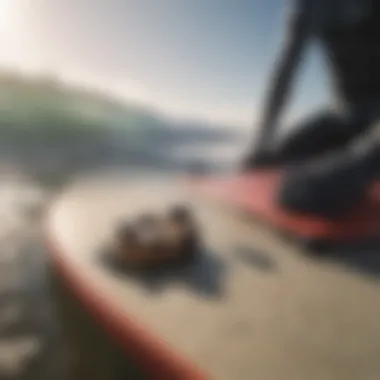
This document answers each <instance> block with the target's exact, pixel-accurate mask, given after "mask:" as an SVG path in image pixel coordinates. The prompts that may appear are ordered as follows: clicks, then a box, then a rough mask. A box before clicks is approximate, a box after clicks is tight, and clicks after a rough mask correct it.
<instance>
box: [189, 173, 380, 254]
mask: <svg viewBox="0 0 380 380" xmlns="http://www.w3.org/2000/svg"><path fill="white" fill-rule="evenodd" d="M281 177H282V173H281V171H280V170H270V171H256V172H252V173H249V174H244V175H230V176H226V177H193V182H192V185H193V186H195V188H196V189H197V190H198V191H200V192H201V193H204V194H205V195H206V196H208V197H209V199H218V200H220V201H222V202H225V203H227V204H230V205H232V206H234V207H237V208H239V209H240V210H242V211H245V212H247V213H249V214H251V215H252V216H254V217H256V218H257V220H259V221H261V222H264V223H266V224H267V225H269V226H270V227H273V228H274V229H276V230H277V232H279V233H280V234H281V235H282V236H286V237H288V238H291V239H293V240H295V241H298V242H301V243H302V244H303V245H305V246H308V247H310V248H317V247H320V248H322V247H326V246H327V247H329V246H330V247H331V246H333V245H336V244H342V243H344V244H347V243H362V242H363V241H364V242H365V241H368V240H372V241H373V240H377V239H378V238H379V237H380V186H379V185H380V183H379V184H376V185H375V186H373V188H372V189H371V191H370V192H369V193H368V196H367V198H366V199H365V200H364V201H363V203H362V204H360V205H358V206H357V207H356V208H355V209H354V210H352V211H351V212H349V213H348V214H347V215H344V216H342V217H341V218H340V219H334V220H332V219H327V218H322V217H316V216H313V215H304V214H297V213H291V212H288V211H286V210H283V209H282V207H281V206H280V205H279V203H278V202H277V192H278V188H279V185H280V183H281Z"/></svg>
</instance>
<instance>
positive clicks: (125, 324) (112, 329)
mask: <svg viewBox="0 0 380 380" xmlns="http://www.w3.org/2000/svg"><path fill="white" fill-rule="evenodd" d="M45 239H46V244H47V247H48V250H49V253H50V257H51V261H52V265H53V266H54V267H55V269H56V270H57V272H58V274H59V275H60V276H61V278H62V279H63V281H64V282H65V284H66V286H67V287H68V288H69V289H70V291H71V292H72V293H73V294H75V296H76V297H77V298H78V299H79V300H80V301H81V303H82V305H83V307H84V308H85V309H86V310H87V311H88V313H89V314H90V315H91V316H92V317H93V318H94V319H95V320H96V321H97V322H98V323H99V325H100V326H102V328H104V330H105V331H106V332H107V333H108V334H109V336H110V337H111V338H112V339H113V340H114V341H115V342H116V343H117V344H119V345H120V347H121V348H122V349H123V350H124V352H125V354H126V355H127V356H128V358H131V359H132V360H133V361H134V362H135V363H136V364H137V366H138V367H139V369H141V372H142V373H145V374H146V376H148V378H151V379H152V380H153V379H154V380H206V379H211V377H209V376H208V375H207V374H206V373H205V372H203V371H202V370H201V369H198V368H197V367H196V366H195V365H194V364H192V363H191V362H190V361H188V360H187V359H186V358H184V357H182V356H181V355H180V354H178V353H177V352H175V351H173V350H172V349H171V348H170V347H169V346H168V345H166V344H165V343H164V342H163V341H162V340H160V338H159V337H157V336H155V335H154V334H153V333H151V332H150V331H149V328H148V327H147V326H143V325H142V324H140V323H139V322H138V321H137V320H136V319H135V318H133V317H132V316H131V315H126V313H125V311H124V310H122V309H121V308H120V307H119V306H118V304H117V303H116V302H114V301H113V300H111V299H110V298H108V297H105V296H104V295H103V294H101V293H100V292H99V289H98V288H96V287H94V286H93V285H94V284H93V283H92V282H91V280H90V279H87V278H86V276H85V275H84V273H83V272H82V271H80V270H78V268H77V267H76V266H75V265H73V264H72V263H71V262H70V260H68V259H67V255H66V254H65V251H64V248H63V246H62V245H61V244H60V243H59V239H57V237H56V236H55V233H54V231H53V229H52V228H51V226H50V224H49V220H48V223H47V225H46V228H45Z"/></svg>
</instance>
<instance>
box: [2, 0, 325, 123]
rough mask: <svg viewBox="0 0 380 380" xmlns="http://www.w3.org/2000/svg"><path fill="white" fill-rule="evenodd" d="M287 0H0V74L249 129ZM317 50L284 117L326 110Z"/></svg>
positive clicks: (262, 92) (312, 52)
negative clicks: (0, 70) (59, 81)
mask: <svg viewBox="0 0 380 380" xmlns="http://www.w3.org/2000/svg"><path fill="white" fill-rule="evenodd" d="M286 5H287V0H65V1H62V0H0V66H2V67H11V68H16V69H18V70H22V71H27V72H31V73H36V72H48V73H52V74H54V75H58V76H59V77H60V78H63V79H64V80H67V81H71V82H75V83H78V84H85V85H87V86H93V87H95V88H100V89H103V90H105V91H108V92H111V93H113V94H116V95H119V96H121V97H123V98H125V99H131V100H133V101H137V102H141V103H143V104H146V105H150V106H153V107H155V108H156V109H158V110H161V111H162V112H164V113H166V114H168V115H172V116H174V117H180V118H187V117H189V118H196V119H197V118H201V119H206V120H208V121H212V122H220V123H225V124H233V125H236V126H240V127H243V128H245V127H251V126H252V125H253V124H255V122H256V123H257V121H258V120H259V118H260V107H261V105H262V104H263V100H264V95H265V90H266V88H267V82H268V80H269V77H270V73H271V72H272V69H273V65H274V62H275V57H276V52H277V50H278V48H279V46H280V43H281V41H282V38H283V37H282V36H283V34H282V31H283V27H284V24H285V16H286ZM326 87H327V86H326V80H325V70H324V66H323V60H322V59H321V57H320V54H318V50H317V47H311V49H310V51H309V52H308V53H307V56H306V61H305V62H304V64H303V67H302V70H301V72H300V75H299V77H298V79H297V85H296V91H295V96H293V100H292V104H291V107H290V109H289V112H288V115H287V118H288V119H289V120H290V119H294V118H297V117H299V116H302V115H303V114H305V113H307V112H309V111H310V110H312V109H314V108H316V107H320V106H321V105H323V104H326V102H327V91H326Z"/></svg>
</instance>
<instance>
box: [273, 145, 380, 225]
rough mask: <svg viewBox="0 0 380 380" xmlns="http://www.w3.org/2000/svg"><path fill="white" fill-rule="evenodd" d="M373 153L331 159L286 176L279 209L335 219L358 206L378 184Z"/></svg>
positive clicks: (280, 195) (332, 157)
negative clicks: (371, 188) (374, 183)
mask: <svg viewBox="0 0 380 380" xmlns="http://www.w3.org/2000/svg"><path fill="white" fill-rule="evenodd" d="M372 161H373V160H372V157H371V153H370V152H368V154H366V155H360V156H359V155H356V156H354V155H353V154H352V153H350V152H345V153H343V154H334V155H329V156H328V157H325V158H323V159H319V160H316V161H315V162H313V163H311V164H306V165H303V166H302V167H295V168H293V169H292V170H291V171H289V172H288V173H287V174H285V177H284V182H283V184H282V186H281V189H280V192H279V203H280V205H281V206H282V207H283V208H284V209H286V210H288V211H291V212H296V213H303V214H312V215H316V216H320V217H325V218H335V217H340V216H342V215H344V214H345V213H346V212H349V211H350V210H351V209H352V208H353V207H355V206H356V205H358V204H359V203H360V202H361V201H362V200H363V198H364V197H365V195H366V194H367V191H368V190H369V188H370V186H371V184H372V183H373V181H374V180H375V176H374V174H375V172H374V170H373V162H372Z"/></svg>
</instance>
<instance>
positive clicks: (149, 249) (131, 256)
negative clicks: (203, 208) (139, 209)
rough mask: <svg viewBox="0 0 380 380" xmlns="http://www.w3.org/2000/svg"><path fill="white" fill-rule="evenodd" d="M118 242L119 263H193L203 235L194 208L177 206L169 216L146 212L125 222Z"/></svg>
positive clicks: (141, 266)
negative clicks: (194, 214) (130, 221)
mask: <svg viewBox="0 0 380 380" xmlns="http://www.w3.org/2000/svg"><path fill="white" fill-rule="evenodd" d="M114 242H115V244H114V247H115V251H116V252H115V253H116V258H117V260H118V262H119V263H121V264H123V265H126V266H128V267H130V268H134V269H148V268H155V267H158V266H171V265H177V264H184V263H187V262H189V261H190V260H191V259H192V258H194V256H195V254H196V251H197V249H198V245H199V238H198V231H197V229H196V223H195V220H194V217H193V215H192V214H191V212H190V210H189V209H188V208H187V207H185V206H175V207H173V208H171V209H170V210H169V212H168V214H167V215H163V216H161V215H154V214H144V215H142V216H140V217H138V218H137V219H136V220H135V221H133V222H132V223H127V224H125V225H122V226H121V227H120V228H119V229H118V230H117V233H116V235H115V237H114Z"/></svg>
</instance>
